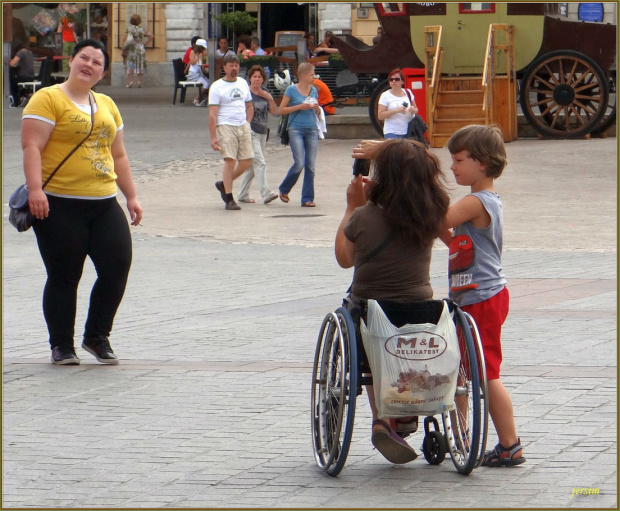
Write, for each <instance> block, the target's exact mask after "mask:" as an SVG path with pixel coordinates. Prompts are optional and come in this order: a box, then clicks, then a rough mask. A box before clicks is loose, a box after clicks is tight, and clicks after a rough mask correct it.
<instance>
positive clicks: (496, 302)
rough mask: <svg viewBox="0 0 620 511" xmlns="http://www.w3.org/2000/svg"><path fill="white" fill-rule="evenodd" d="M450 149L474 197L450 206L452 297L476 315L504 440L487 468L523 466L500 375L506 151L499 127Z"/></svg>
mask: <svg viewBox="0 0 620 511" xmlns="http://www.w3.org/2000/svg"><path fill="white" fill-rule="evenodd" d="M448 150H449V151H450V154H451V155H452V166H451V167H450V168H451V170H452V172H453V173H454V177H455V178H456V182H457V183H458V184H459V185H462V186H469V187H470V188H471V194H470V195H467V196H466V197H464V198H463V199H461V200H460V201H458V202H456V203H455V204H453V205H452V206H450V209H449V210H448V213H447V215H446V225H445V227H446V230H445V232H444V233H442V235H441V239H442V241H443V242H444V243H445V244H446V245H448V247H449V249H450V257H449V270H448V273H449V279H450V298H451V299H452V300H453V301H454V302H455V303H457V304H458V305H459V306H460V307H461V309H462V310H464V311H465V312H468V313H469V314H471V316H472V317H473V318H474V321H475V322H476V325H477V326H478V330H479V332H480V338H481V341H482V349H483V351H484V360H485V364H486V370H487V379H488V389H489V395H488V400H489V412H490V414H491V418H492V419H493V424H494V425H495V430H496V431H497V436H498V437H499V443H498V444H497V445H496V446H495V448H494V449H492V450H490V451H487V452H486V453H485V455H484V460H483V462H482V465H483V466H487V467H500V466H514V465H520V464H521V463H524V462H525V458H524V457H523V448H522V446H521V439H520V438H518V437H517V431H516V428H515V421H514V412H513V407H512V400H511V399H510V396H509V394H508V391H507V390H506V388H505V387H504V384H503V383H502V381H501V379H500V376H499V367H500V364H501V362H502V346H501V341H500V337H501V330H502V324H503V323H504V321H505V319H506V316H507V315H508V303H509V296H508V289H507V288H506V279H505V278H504V275H503V272H502V263H501V254H502V228H503V213H502V202H501V200H500V198H499V195H497V194H496V193H495V187H494V181H495V179H496V178H498V177H499V176H500V175H501V174H502V171H503V170H504V167H505V166H506V163H507V160H506V149H505V147H504V142H503V139H502V133H501V131H500V130H499V128H497V127H495V126H478V125H470V126H465V127H464V128H461V129H460V130H458V131H457V132H456V133H454V135H452V137H451V138H450V140H449V141H448ZM452 228H453V229H454V230H453V232H450V231H449V229H452Z"/></svg>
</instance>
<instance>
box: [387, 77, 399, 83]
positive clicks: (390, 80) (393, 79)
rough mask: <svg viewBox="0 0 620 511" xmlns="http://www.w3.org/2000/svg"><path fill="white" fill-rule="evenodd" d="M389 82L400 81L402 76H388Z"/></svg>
mask: <svg viewBox="0 0 620 511" xmlns="http://www.w3.org/2000/svg"><path fill="white" fill-rule="evenodd" d="M388 81H389V82H400V78H388Z"/></svg>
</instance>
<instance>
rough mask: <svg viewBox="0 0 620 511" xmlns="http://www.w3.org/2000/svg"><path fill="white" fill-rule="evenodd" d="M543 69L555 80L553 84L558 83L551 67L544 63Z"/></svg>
mask: <svg viewBox="0 0 620 511" xmlns="http://www.w3.org/2000/svg"><path fill="white" fill-rule="evenodd" d="M545 70H546V71H547V73H549V76H550V77H551V79H552V80H553V81H554V82H555V85H559V82H558V81H557V80H556V78H555V73H554V72H553V71H551V69H550V68H549V66H548V65H545Z"/></svg>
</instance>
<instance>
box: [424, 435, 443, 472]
mask: <svg viewBox="0 0 620 511" xmlns="http://www.w3.org/2000/svg"><path fill="white" fill-rule="evenodd" d="M422 453H423V454H424V459H425V460H426V461H428V462H429V463H430V464H431V465H439V464H441V462H442V461H443V460H444V459H445V457H446V442H445V440H444V438H443V435H442V434H441V433H440V432H439V431H431V432H430V433H429V434H428V435H425V436H424V441H423V442H422Z"/></svg>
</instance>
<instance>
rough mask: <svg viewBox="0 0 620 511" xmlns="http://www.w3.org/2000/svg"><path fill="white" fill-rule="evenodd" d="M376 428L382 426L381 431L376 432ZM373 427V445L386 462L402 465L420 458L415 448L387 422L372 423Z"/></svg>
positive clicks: (377, 421)
mask: <svg viewBox="0 0 620 511" xmlns="http://www.w3.org/2000/svg"><path fill="white" fill-rule="evenodd" d="M375 426H381V429H379V430H376V431H375V430H374V428H375ZM372 427H373V432H372V436H371V440H372V445H374V446H375V448H376V449H377V451H379V452H380V453H381V454H382V455H383V457H384V458H385V459H386V460H388V461H390V462H392V463H395V464H397V465H402V464H403V463H409V462H410V461H413V460H415V459H416V458H417V457H418V454H417V453H416V452H415V451H414V450H413V448H412V447H411V446H410V445H409V444H408V443H407V442H405V441H404V440H403V439H402V438H401V437H400V436H399V434H398V433H396V431H394V430H393V429H392V428H391V427H390V425H389V424H388V423H387V422H385V421H383V420H381V419H377V420H375V421H374V422H373V423H372Z"/></svg>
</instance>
